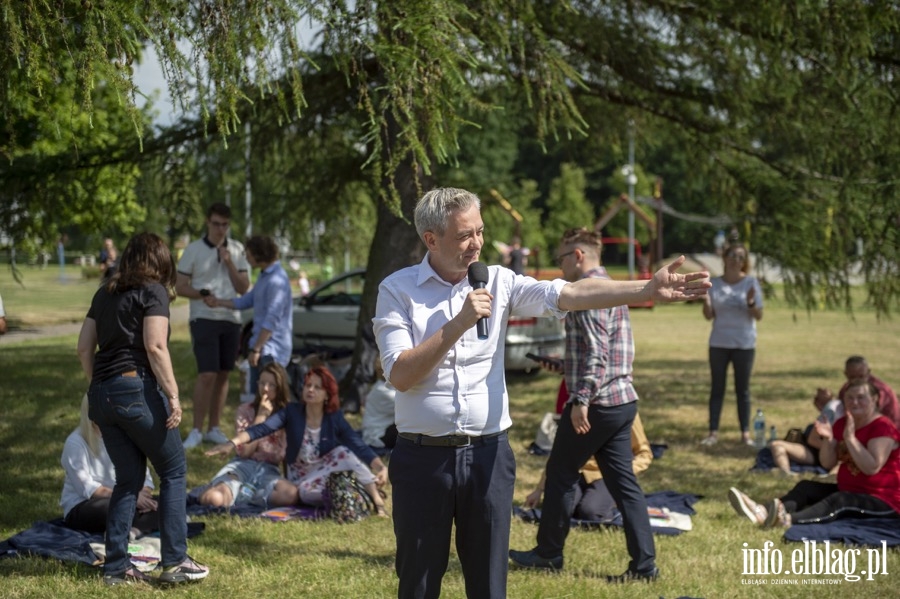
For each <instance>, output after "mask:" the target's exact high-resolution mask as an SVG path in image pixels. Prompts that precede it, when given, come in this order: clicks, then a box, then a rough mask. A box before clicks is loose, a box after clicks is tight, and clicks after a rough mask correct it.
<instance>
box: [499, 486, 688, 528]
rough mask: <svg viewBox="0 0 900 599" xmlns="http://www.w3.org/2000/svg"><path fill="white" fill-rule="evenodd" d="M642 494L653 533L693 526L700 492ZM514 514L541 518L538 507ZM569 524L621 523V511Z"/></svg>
mask: <svg viewBox="0 0 900 599" xmlns="http://www.w3.org/2000/svg"><path fill="white" fill-rule="evenodd" d="M645 497H646V498H647V512H648V514H649V516H650V526H651V527H652V528H653V532H654V533H656V534H661V535H680V534H681V533H682V532H685V531H688V530H691V528H693V523H692V521H691V516H693V515H694V514H696V513H697V512H696V511H695V510H694V507H693V506H694V504H695V503H697V501H699V500H700V499H703V496H702V495H691V494H689V493H678V492H676V491H659V492H658V493H649V494H647V495H645ZM513 515H515V516H517V517H519V518H521V519H522V520H524V521H525V522H540V521H541V510H540V509H538V508H532V509H524V508H521V507H514V508H513ZM572 526H573V527H574V526H579V527H583V528H597V527H600V526H622V514H621V513H620V512H619V511H618V510H616V511H615V513H614V515H613V517H612V518H610V519H608V520H579V519H578V518H572Z"/></svg>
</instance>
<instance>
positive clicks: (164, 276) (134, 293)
mask: <svg viewBox="0 0 900 599" xmlns="http://www.w3.org/2000/svg"><path fill="white" fill-rule="evenodd" d="M174 286H175V263H174V261H173V260H172V255H171V254H170V253H169V249H168V248H167V247H166V245H165V243H164V242H163V240H162V239H160V238H159V236H157V235H154V234H153V233H140V234H138V235H135V236H134V237H133V238H132V239H131V241H129V242H128V246H127V247H126V248H125V251H124V252H122V256H121V259H120V261H119V267H118V270H117V272H116V274H115V275H113V277H112V278H111V279H110V280H109V282H108V283H106V284H105V285H103V286H102V287H101V288H100V289H98V290H97V293H96V294H95V295H94V298H93V300H92V301H91V307H90V310H88V313H87V317H86V318H85V319H84V324H83V325H82V327H81V334H80V335H79V337H78V357H79V358H80V360H81V366H82V368H83V369H84V372H85V374H86V375H87V377H88V380H89V381H90V388H89V389H88V399H89V402H90V405H89V415H90V418H91V420H92V421H94V422H95V423H96V424H97V426H99V427H100V431H101V433H102V435H103V443H104V444H105V445H106V451H107V453H109V457H110V459H111V460H112V462H113V465H114V466H115V470H116V484H115V487H114V488H113V492H112V496H111V497H110V502H109V515H108V519H107V526H106V561H105V564H104V576H103V580H104V582H106V583H107V584H120V583H128V582H136V581H143V582H149V581H150V580H151V579H150V578H149V577H148V576H146V575H145V574H143V573H141V572H140V571H139V570H137V569H136V568H134V567H133V566H132V564H131V563H130V561H129V559H128V533H129V531H130V529H131V522H132V519H133V516H134V511H135V507H136V503H137V496H138V494H139V493H140V491H141V488H143V485H144V475H145V470H146V468H147V460H148V459H149V460H150V463H151V464H153V468H154V469H155V470H156V473H157V475H158V476H159V479H160V488H159V491H160V493H159V527H160V540H161V554H162V559H161V562H162V566H163V571H162V573H161V574H160V576H159V580H160V582H167V583H172V582H187V581H189V580H199V579H201V578H205V577H206V576H207V574H209V568H207V567H206V566H202V565H200V564H198V563H196V562H195V561H194V560H192V559H191V558H190V557H189V556H188V555H187V524H186V519H185V509H186V494H187V488H186V475H187V464H186V461H185V457H184V448H183V446H182V444H181V436H180V435H179V434H178V425H179V423H180V422H181V404H180V403H179V401H178V384H177V382H176V381H175V375H174V373H173V371H172V361H171V359H170V357H169V348H168V336H169V302H170V301H171V300H172V299H174V292H173V289H174Z"/></svg>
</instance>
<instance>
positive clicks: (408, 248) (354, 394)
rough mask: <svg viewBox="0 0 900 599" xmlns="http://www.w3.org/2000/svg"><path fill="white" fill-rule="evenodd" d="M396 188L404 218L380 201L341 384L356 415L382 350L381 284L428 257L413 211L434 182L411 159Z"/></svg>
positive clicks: (348, 406)
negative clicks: (376, 320) (378, 321)
mask: <svg viewBox="0 0 900 599" xmlns="http://www.w3.org/2000/svg"><path fill="white" fill-rule="evenodd" d="M386 145H389V144H386ZM385 184H386V185H387V183H385ZM393 184H394V186H395V188H396V189H397V192H398V194H399V195H400V207H399V208H400V214H399V215H398V214H397V213H396V212H395V211H394V209H393V208H392V207H391V206H390V205H388V202H387V200H386V199H384V198H382V199H380V200H379V202H378V216H377V223H376V225H375V235H374V236H373V238H372V246H371V249H370V250H369V262H368V264H367V265H366V284H365V289H363V295H362V303H361V306H360V309H359V322H357V325H356V347H355V349H354V351H353V361H352V362H351V365H350V370H349V371H348V372H347V374H346V375H345V376H344V378H343V379H342V380H341V383H340V396H341V401H342V405H343V408H344V411H345V412H352V413H356V412H358V411H359V410H360V407H361V406H362V401H363V398H364V397H365V394H366V392H367V391H368V388H369V385H371V383H372V382H373V377H374V369H373V363H374V359H375V356H376V355H377V353H378V347H377V346H376V345H375V334H374V332H373V327H372V317H374V316H375V302H376V300H377V298H378V286H379V284H381V281H382V280H384V278H385V277H387V276H388V275H389V274H391V273H393V272H394V271H397V270H399V269H401V268H404V267H406V266H410V265H412V264H416V263H418V262H420V261H421V260H422V257H423V256H424V254H425V246H424V245H422V243H421V241H420V240H419V236H418V234H417V233H416V228H415V225H414V224H413V210H414V209H415V206H416V202H417V201H418V199H419V197H420V196H421V195H422V194H423V193H424V191H427V190H430V189H431V188H432V187H434V180H433V178H432V177H431V176H430V175H425V174H424V172H422V170H421V169H420V168H417V167H416V166H415V165H414V164H413V162H412V160H411V159H410V160H406V161H405V162H404V164H403V165H402V166H401V167H400V168H398V169H397V172H396V173H395V175H394V180H393Z"/></svg>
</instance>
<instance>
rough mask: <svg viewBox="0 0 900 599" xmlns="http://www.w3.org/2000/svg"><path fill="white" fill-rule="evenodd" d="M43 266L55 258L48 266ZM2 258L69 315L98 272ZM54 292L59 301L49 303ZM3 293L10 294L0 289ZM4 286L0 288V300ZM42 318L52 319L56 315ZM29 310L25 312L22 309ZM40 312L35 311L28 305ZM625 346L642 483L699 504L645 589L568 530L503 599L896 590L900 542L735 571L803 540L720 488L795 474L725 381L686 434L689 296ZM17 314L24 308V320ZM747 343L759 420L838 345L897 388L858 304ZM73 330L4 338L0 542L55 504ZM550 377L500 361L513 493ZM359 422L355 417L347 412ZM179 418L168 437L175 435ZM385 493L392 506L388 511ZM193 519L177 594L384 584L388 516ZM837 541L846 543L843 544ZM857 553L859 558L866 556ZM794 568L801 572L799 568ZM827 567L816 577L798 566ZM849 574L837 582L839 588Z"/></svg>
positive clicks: (374, 590)
mask: <svg viewBox="0 0 900 599" xmlns="http://www.w3.org/2000/svg"><path fill="white" fill-rule="evenodd" d="M53 274H54V275H55V274H57V273H55V272H54V273H53ZM10 282H11V281H10V277H9V274H8V272H6V273H0V293H2V295H3V298H4V301H5V302H9V303H7V309H8V310H9V307H10V306H11V305H13V304H19V305H29V306H31V307H34V308H35V312H39V313H42V314H46V313H48V312H49V313H51V314H53V315H55V314H57V313H61V312H63V311H65V312H66V313H71V314H72V315H73V316H70V317H67V318H69V319H72V318H74V319H78V320H80V318H81V317H82V315H83V314H84V312H85V310H86V307H87V302H88V301H89V298H90V295H91V293H92V292H93V289H94V288H95V285H96V283H94V282H86V283H83V284H82V283H79V282H74V281H72V282H68V283H66V284H65V285H59V284H58V283H55V286H56V287H60V288H62V289H61V290H57V289H54V283H53V282H52V280H48V281H46V282H44V283H39V281H38V280H37V277H35V279H34V280H33V281H32V280H30V277H28V278H26V285H27V286H28V288H29V290H33V291H35V292H36V293H37V294H38V295H39V296H41V297H34V296H33V294H32V293H31V292H30V291H29V292H27V293H26V292H25V291H22V290H18V291H16V290H14V291H12V292H11V293H10ZM57 292H58V293H61V294H62V295H61V297H62V299H63V300H64V301H63V303H64V304H65V306H64V308H65V309H64V310H63V308H61V307H60V306H59V305H58V304H57V302H59V301H60V296H57V297H56V298H51V297H50V296H51V294H52V293H57ZM8 294H9V295H8ZM8 297H9V298H11V299H9V300H8V299H7V298H8ZM53 317H54V318H55V316H53ZM29 318H32V317H29ZM34 318H35V319H36V320H40V316H35V317H34ZM632 320H633V323H634V330H635V339H636V344H637V360H636V363H635V383H636V386H637V389H638V392H639V393H640V395H641V403H640V409H641V414H642V417H643V420H644V426H645V428H646V429H647V434H648V436H649V438H650V440H651V441H652V442H660V443H661V442H664V443H667V444H668V446H669V449H668V451H667V452H666V453H665V455H664V456H663V458H662V459H660V460H658V461H656V462H654V464H653V465H652V466H651V467H650V469H649V470H648V471H647V472H646V473H644V474H643V475H642V477H641V481H642V485H643V487H644V490H645V491H647V492H653V491H661V490H675V491H680V492H686V493H695V494H699V495H703V496H704V499H702V500H701V501H699V502H698V503H697V504H696V506H695V507H696V509H697V511H698V514H697V515H696V516H695V517H694V519H693V522H694V530H692V531H691V532H688V533H685V534H683V535H681V536H678V537H662V536H657V537H656V542H657V554H658V564H659V567H660V569H661V570H662V573H663V577H662V579H661V580H660V581H659V582H657V583H655V584H654V585H652V586H646V585H626V586H622V587H615V588H611V587H608V586H607V585H606V584H605V583H604V582H601V580H600V578H601V577H602V575H604V574H608V573H619V572H621V571H622V570H624V569H625V566H626V564H627V554H626V552H625V540H624V536H623V534H622V533H621V531H620V530H604V531H581V530H574V531H572V533H571V535H570V536H569V539H568V542H567V546H566V569H565V571H564V572H563V573H561V574H558V575H547V574H543V573H533V572H523V571H517V570H511V571H510V575H509V596H510V597H511V598H516V599H518V598H547V597H574V598H593V597H601V596H602V597H607V596H608V597H633V598H646V597H654V598H655V597H669V598H673V597H681V596H688V597H708V598H722V597H724V598H727V597H750V596H766V597H796V596H815V597H817V598H823V597H846V596H848V595H852V596H859V597H891V596H897V590H896V589H897V578H896V577H897V576H900V556H898V553H897V552H894V551H889V552H888V563H887V566H886V569H887V572H888V574H887V575H880V576H878V577H877V578H876V579H875V580H873V581H866V580H863V581H860V582H848V581H843V580H842V579H841V578H840V577H837V578H835V579H834V580H835V581H838V580H840V581H841V582H840V584H836V585H816V586H809V585H802V586H801V585H796V586H795V585H790V586H781V585H775V584H773V583H774V579H776V578H788V579H798V580H799V578H797V577H794V576H789V577H773V576H768V577H753V578H755V579H756V580H758V581H760V580H765V581H766V582H767V583H768V584H766V585H765V588H764V590H762V589H759V588H758V587H757V586H750V585H746V584H742V579H748V578H750V577H747V576H742V568H743V561H742V549H744V544H747V545H746V546H747V547H748V548H753V549H761V548H762V547H763V543H765V542H766V541H767V540H770V541H773V542H774V544H775V545H774V547H775V549H778V550H780V551H782V552H783V554H784V557H785V562H786V563H787V564H789V563H790V553H791V551H793V550H795V549H798V548H801V547H802V545H797V544H784V543H783V542H782V541H781V535H780V534H779V533H778V532H777V531H763V530H759V529H757V528H755V527H753V526H752V525H751V524H750V523H749V522H747V521H746V520H744V519H741V518H738V517H737V516H736V515H735V514H734V512H733V511H732V509H731V508H730V506H729V505H728V501H727V498H726V492H727V489H728V487H729V486H731V485H736V486H738V487H741V488H743V489H744V490H746V491H747V492H748V493H749V494H750V495H751V496H754V497H759V498H767V497H769V496H771V495H773V494H776V493H783V492H784V491H786V490H787V489H788V488H789V487H790V486H791V485H792V484H793V483H792V482H791V481H789V480H786V479H784V478H781V477H779V476H776V475H774V474H751V473H750V472H748V469H749V467H750V466H751V464H752V462H753V451H752V450H751V449H749V448H746V447H744V446H741V445H740V444H739V443H738V439H739V432H738V430H737V417H736V414H735V403H734V399H733V396H732V395H731V394H732V391H731V388H730V387H729V391H728V393H729V397H728V398H727V401H726V405H725V410H724V411H723V417H722V427H721V428H722V430H721V433H720V438H721V441H720V442H719V444H718V445H716V446H715V447H713V448H712V449H704V448H701V447H700V446H699V445H698V444H697V442H698V441H699V439H701V438H702V437H703V436H704V434H705V433H706V428H707V395H708V384H709V374H708V367H707V358H706V352H707V337H708V332H709V325H708V323H707V322H706V321H705V320H704V319H703V317H702V315H701V313H700V306H699V305H696V304H695V305H674V306H658V307H656V308H655V309H653V310H634V311H632ZM29 322H31V321H29ZM759 329H760V334H759V346H758V349H757V359H756V366H755V369H754V375H753V380H752V392H753V399H754V409H755V408H756V407H757V406H759V407H762V408H763V410H764V411H765V415H766V420H767V424H774V425H776V427H777V429H778V431H779V434H780V435H783V434H784V433H785V432H786V431H787V429H788V428H790V427H794V426H796V427H802V426H805V425H806V424H807V423H808V422H810V421H811V420H812V418H813V417H814V413H813V407H812V403H811V400H812V395H813V392H814V390H815V388H816V387H817V386H820V385H822V386H830V387H832V388H836V387H837V386H838V385H839V384H840V383H841V379H842V374H841V372H842V369H843V361H844V359H845V358H846V357H847V356H848V355H850V354H856V353H859V354H863V355H865V356H866V357H868V358H869V360H870V363H871V365H872V368H873V371H874V372H875V373H876V374H878V375H880V376H881V377H882V378H884V379H886V380H887V381H888V382H889V383H890V384H892V385H893V386H894V387H895V388H897V387H898V386H900V373H898V372H897V370H896V366H895V365H896V358H897V356H898V355H900V336H898V335H897V331H898V329H897V325H896V324H895V323H893V322H891V321H881V322H879V321H878V320H876V318H875V316H874V315H873V314H872V313H870V312H868V311H866V310H860V311H858V312H857V313H856V315H855V318H854V319H851V318H849V317H848V316H847V315H846V314H844V313H840V312H817V313H814V314H812V315H807V314H806V313H802V312H795V311H793V310H791V309H789V308H787V307H785V306H783V305H779V303H778V302H776V301H772V302H769V304H768V305H767V308H766V315H765V318H764V320H763V321H762V323H760V326H759ZM74 346H75V337H74V336H67V337H60V338H54V339H46V340H41V341H36V342H35V341H29V342H20V343H15V344H11V343H4V342H3V340H0V372H2V378H3V384H2V385H0V405H2V406H3V412H4V418H3V419H2V422H0V444H2V447H3V449H4V450H3V451H2V452H0V475H2V481H3V483H2V489H3V490H2V492H0V539H5V538H8V537H9V536H12V535H13V534H15V533H17V532H19V531H21V530H23V529H25V528H28V527H29V526H30V525H31V524H32V523H33V522H35V521H38V520H49V519H52V518H55V517H57V516H59V515H60V512H59V506H58V501H59V493H60V489H61V486H62V470H61V468H60V466H59V455H60V452H61V450H62V445H63V442H64V440H65V438H66V436H67V435H68V433H69V432H70V431H71V430H72V429H73V428H74V427H75V425H76V422H77V419H78V405H79V401H80V398H81V395H82V393H83V392H84V389H85V382H84V379H83V376H82V374H81V372H80V368H79V366H78V361H77V358H76V356H75V352H74ZM171 351H172V356H173V362H174V364H175V370H176V375H177V378H178V380H179V386H180V388H181V389H182V396H183V397H184V398H185V400H186V405H185V408H186V410H190V408H191V405H190V401H189V397H190V389H192V386H193V382H194V377H195V374H196V373H195V367H194V360H193V357H192V354H191V350H190V344H189V338H188V332H187V329H186V327H185V326H184V325H181V326H175V327H173V331H172V340H171ZM558 381H559V379H558V378H557V377H555V376H552V375H549V374H538V375H536V376H511V377H510V378H509V393H510V405H511V410H512V415H513V421H514V425H513V428H512V429H511V431H510V436H511V442H512V445H513V448H514V450H515V451H516V454H517V459H518V477H519V482H518V483H517V489H516V502H517V503H521V501H522V500H523V499H524V497H525V495H526V494H527V493H528V492H529V491H530V490H531V488H532V486H533V485H534V483H535V482H536V481H537V480H538V477H539V475H540V469H541V467H542V466H543V463H544V458H539V457H535V456H531V455H529V454H528V453H527V447H528V445H529V444H530V443H531V441H532V440H533V438H534V432H535V430H536V428H537V425H538V422H539V421H540V419H541V416H542V415H543V413H544V412H546V411H549V410H552V407H553V403H554V400H555V397H556V389H557V385H558ZM236 384H237V379H236V376H235V379H233V386H232V397H231V398H230V400H229V405H228V412H227V415H226V418H227V421H229V422H231V421H233V416H234V410H235V407H236V403H237V393H236ZM352 419H353V420H355V421H356V422H358V420H356V417H353V418H352ZM186 426H187V425H185V428H184V430H182V435H184V434H186V433H187V430H186ZM222 463H223V461H222V460H221V459H216V458H206V457H205V456H203V454H202V451H201V450H200V449H194V450H190V451H189V452H188V466H189V474H188V484H189V486H191V487H193V486H196V485H199V484H201V483H203V482H205V481H207V480H209V478H210V477H211V476H212V474H213V473H214V472H215V471H216V470H217V469H218V468H219V467H220V466H221V464H222ZM390 507H391V505H390V501H389V502H388V508H389V509H390ZM205 521H206V523H207V529H206V532H205V533H204V534H202V535H200V536H199V537H196V538H195V539H192V540H191V541H190V552H191V554H192V555H193V556H194V557H196V558H197V559H198V560H200V561H202V562H204V563H207V564H209V565H210V566H211V568H212V573H211V575H210V576H209V578H208V579H207V580H206V581H204V582H202V583H200V584H196V585H190V586H188V587H186V588H178V589H174V590H171V591H168V594H170V595H173V596H184V597H195V596H196V597H274V596H278V597H335V598H336V597H341V598H343V597H349V598H356V597H395V596H396V587H397V584H396V578H395V575H394V572H393V530H392V527H391V524H390V522H389V521H385V520H382V519H378V518H371V519H369V520H368V521H366V522H362V523H360V524H354V525H344V526H340V525H337V524H333V523H331V522H319V523H305V522H288V523H271V522H264V521H256V520H244V519H238V518H234V519H232V518H228V517H211V518H207V519H206V520H205ZM536 531H537V529H536V527H535V526H533V525H530V524H525V523H522V522H518V521H515V522H513V523H512V529H511V546H512V547H513V548H516V549H526V548H531V547H532V546H533V545H534V539H535V533H536ZM841 550H845V548H843V547H841ZM864 559H865V552H863V555H862V557H861V558H860V564H859V565H858V566H857V570H860V569H865V563H864ZM800 578H802V577H800ZM809 578H816V579H817V580H826V579H828V577H825V576H818V577H809ZM848 585H849V586H848ZM0 587H2V591H0V595H2V597H4V598H17V597H92V598H96V597H123V596H147V595H148V594H153V593H159V592H160V591H158V590H155V589H141V588H135V589H132V588H128V589H122V588H116V589H112V588H105V587H104V586H103V585H102V584H101V583H100V581H99V578H98V572H97V571H95V570H92V569H90V568H86V567H80V566H73V565H70V564H64V563H59V562H56V561H52V560H44V559H37V558H24V559H5V560H0ZM443 591H444V592H443V596H444V597H448V598H457V597H464V595H465V593H464V586H463V581H462V576H461V572H460V567H459V562H458V560H457V559H456V557H455V555H452V556H451V560H450V564H449V568H448V572H447V575H446V576H445V578H444V587H443Z"/></svg>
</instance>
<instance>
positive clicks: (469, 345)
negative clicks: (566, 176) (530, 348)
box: [372, 254, 566, 437]
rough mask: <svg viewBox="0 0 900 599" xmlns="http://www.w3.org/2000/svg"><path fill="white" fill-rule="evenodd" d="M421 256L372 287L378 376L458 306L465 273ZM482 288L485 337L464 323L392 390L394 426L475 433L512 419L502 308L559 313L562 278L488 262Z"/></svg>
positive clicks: (500, 427) (508, 312)
mask: <svg viewBox="0 0 900 599" xmlns="http://www.w3.org/2000/svg"><path fill="white" fill-rule="evenodd" d="M428 259H429V255H428V254H426V255H425V258H424V259H423V260H422V262H421V263H419V264H417V265H415V266H410V267H407V268H404V269H402V270H399V271H397V272H395V273H393V274H392V275H390V276H388V277H387V278H385V279H384V281H382V283H381V285H380V286H379V289H378V302H377V305H376V308H375V318H373V319H372V322H373V323H374V328H375V338H376V341H377V343H378V349H379V350H380V352H381V361H382V365H383V367H384V373H385V378H387V379H388V380H390V378H391V371H392V369H393V367H394V363H395V362H396V361H397V358H398V356H399V355H400V354H401V353H402V352H404V351H406V350H408V349H412V348H413V347H416V346H418V345H419V344H421V343H422V342H423V341H425V340H426V339H428V338H430V337H431V336H432V335H434V334H435V333H436V332H437V331H438V330H439V329H440V328H441V327H442V326H444V325H445V324H446V323H447V322H448V321H450V320H451V319H452V318H453V317H454V316H456V315H457V314H458V313H459V312H460V310H461V309H462V306H463V303H464V302H465V299H466V296H468V294H469V293H470V292H471V291H472V286H471V285H470V284H469V281H468V279H467V278H463V280H462V281H460V282H459V283H457V284H455V285H452V284H450V283H448V282H447V281H445V280H443V279H442V278H441V277H440V276H438V274H437V273H436V272H435V271H434V269H433V268H432V267H431V264H430V263H429V261H428ZM488 274H489V276H488V283H487V286H486V289H487V290H488V291H489V292H490V293H491V295H493V297H494V300H493V307H492V314H491V317H490V318H489V319H488V338H487V339H484V340H482V339H478V335H477V333H476V328H475V327H472V328H471V329H470V330H468V331H466V333H465V334H464V335H463V336H462V337H461V338H460V339H459V340H458V341H457V342H456V344H455V345H454V346H453V347H452V348H451V350H450V351H449V352H448V353H447V355H446V356H444V358H443V360H441V362H440V363H439V364H438V366H437V367H436V368H435V369H434V370H432V371H431V372H429V373H428V375H427V376H425V378H423V379H422V381H421V382H420V383H419V384H417V385H415V386H414V387H412V388H411V389H409V390H408V391H406V392H401V391H398V392H397V395H396V398H395V402H396V404H395V407H394V411H395V418H396V423H397V430H398V431H399V432H401V433H418V434H423V435H429V436H433V437H441V436H444V435H470V436H480V435H489V434H493V433H499V432H502V431H504V430H506V429H507V428H509V427H510V426H511V425H512V420H511V419H510V417H509V398H508V394H507V390H506V377H505V376H504V366H503V365H504V351H505V340H506V326H507V321H508V320H509V318H510V316H517V317H520V316H525V317H536V316H547V315H553V316H556V317H557V318H564V317H565V315H566V312H565V311H562V310H560V309H559V307H558V306H557V304H558V299H559V293H560V290H561V289H562V288H563V287H564V286H565V285H566V282H565V281H563V280H561V279H557V280H555V281H538V280H536V279H533V278H531V277H526V276H522V275H516V274H515V273H513V271H511V270H509V269H508V268H504V267H502V266H490V267H488Z"/></svg>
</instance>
